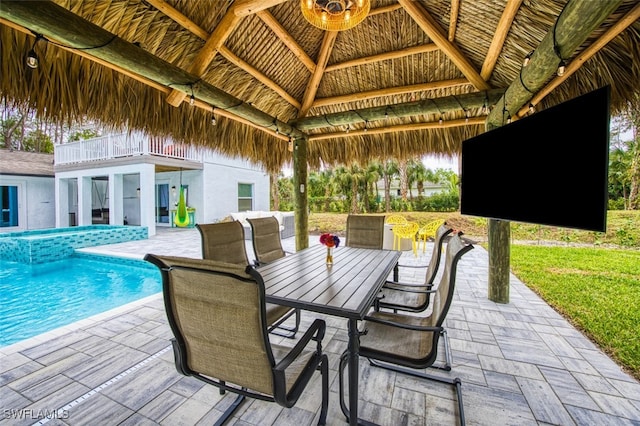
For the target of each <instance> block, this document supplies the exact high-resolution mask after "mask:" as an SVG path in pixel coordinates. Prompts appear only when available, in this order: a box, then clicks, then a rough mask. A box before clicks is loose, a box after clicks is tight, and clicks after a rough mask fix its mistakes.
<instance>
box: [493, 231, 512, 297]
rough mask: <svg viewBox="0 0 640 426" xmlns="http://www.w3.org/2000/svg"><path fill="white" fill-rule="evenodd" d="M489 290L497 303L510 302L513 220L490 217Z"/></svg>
mask: <svg viewBox="0 0 640 426" xmlns="http://www.w3.org/2000/svg"><path fill="white" fill-rule="evenodd" d="M488 226H489V229H488V234H489V290H488V297H489V300H492V301H494V302H496V303H509V278H510V272H511V270H510V264H511V252H510V249H511V247H510V243H511V222H509V221H507V220H498V219H489V225H488Z"/></svg>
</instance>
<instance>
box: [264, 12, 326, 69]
mask: <svg viewBox="0 0 640 426" xmlns="http://www.w3.org/2000/svg"><path fill="white" fill-rule="evenodd" d="M256 15H257V16H258V17H259V18H260V19H262V22H264V23H265V24H266V25H267V26H268V27H269V28H271V31H273V32H274V33H275V35H276V36H277V37H278V38H279V39H280V40H281V41H282V42H283V43H284V44H285V46H287V47H288V48H289V50H291V52H293V54H294V55H295V56H296V57H297V58H298V60H299V61H300V62H302V64H303V65H304V66H305V67H307V69H308V70H309V71H311V72H313V71H315V69H316V63H315V62H313V59H311V58H310V57H309V55H307V52H305V51H304V49H303V48H302V47H300V45H299V44H298V42H296V41H295V39H294V38H293V37H291V34H289V33H288V32H287V30H286V29H285V28H284V27H283V26H282V24H280V22H278V20H277V19H276V18H274V16H273V15H272V14H271V13H269V11H267V10H263V11H260V12H258V13H256Z"/></svg>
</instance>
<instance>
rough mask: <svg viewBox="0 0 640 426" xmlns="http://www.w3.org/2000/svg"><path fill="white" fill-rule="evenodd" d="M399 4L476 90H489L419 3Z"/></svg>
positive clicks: (403, 0)
mask: <svg viewBox="0 0 640 426" xmlns="http://www.w3.org/2000/svg"><path fill="white" fill-rule="evenodd" d="M398 3H400V5H401V6H402V7H403V8H404V10H405V11H406V12H407V13H408V14H409V15H410V16H411V17H412V18H413V20H414V21H415V22H416V23H417V24H418V26H420V28H421V29H422V31H424V32H425V33H426V34H427V35H428V36H429V38H431V40H433V42H434V43H435V44H436V45H437V46H438V47H439V48H440V49H442V51H443V52H444V53H445V54H446V55H447V56H448V57H449V59H451V62H453V63H454V64H455V65H456V66H457V67H458V68H459V69H460V71H461V72H462V74H464V75H465V77H467V79H469V82H471V84H473V85H474V86H475V88H476V90H488V89H489V88H490V87H489V84H488V83H487V82H486V81H485V80H484V79H483V78H482V77H481V76H480V74H479V73H478V72H477V71H476V70H475V68H474V67H473V64H471V62H470V61H469V60H468V59H467V58H466V57H465V56H464V54H463V53H462V52H461V51H460V49H458V47H456V46H455V45H454V44H453V43H451V42H450V41H449V40H447V37H446V36H445V35H444V33H443V31H442V29H441V28H440V26H439V25H438V23H437V22H436V20H435V19H433V17H432V16H431V15H429V13H428V12H427V11H426V10H425V9H424V8H423V7H422V6H421V5H420V4H419V3H418V2H415V1H413V0H398Z"/></svg>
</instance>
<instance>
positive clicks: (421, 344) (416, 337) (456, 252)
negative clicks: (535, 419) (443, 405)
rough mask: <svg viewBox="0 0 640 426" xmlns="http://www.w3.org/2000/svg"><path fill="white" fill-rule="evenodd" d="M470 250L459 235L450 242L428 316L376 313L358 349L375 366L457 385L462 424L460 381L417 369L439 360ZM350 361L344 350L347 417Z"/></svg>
mask: <svg viewBox="0 0 640 426" xmlns="http://www.w3.org/2000/svg"><path fill="white" fill-rule="evenodd" d="M471 249H473V245H472V244H470V243H468V242H465V241H463V240H462V238H461V236H460V234H455V235H453V236H452V237H451V238H450V239H449V242H448V243H447V249H446V258H445V269H444V274H443V275H442V278H441V279H440V282H439V284H438V286H437V287H436V289H435V290H432V293H433V301H432V309H431V310H430V311H429V314H428V315H423V316H416V315H405V314H398V313H391V312H375V311H374V312H372V313H370V314H369V315H368V316H366V317H365V318H364V321H363V322H362V323H361V329H362V330H363V331H362V333H361V334H360V348H359V353H360V356H361V357H365V358H367V359H369V362H370V363H371V365H372V366H377V367H382V368H386V369H389V370H392V371H396V372H400V373H404V374H409V375H412V376H416V377H420V378H424V379H428V380H435V381H437V382H441V383H447V384H450V385H453V386H455V389H456V393H457V399H458V409H459V416H460V423H461V424H463V425H464V423H465V420H464V408H463V404H462V381H461V380H460V378H458V377H456V378H450V377H440V376H435V375H431V374H427V373H424V372H421V371H417V370H421V369H424V368H429V367H432V366H433V365H434V362H435V361H436V358H437V356H438V342H439V339H440V337H441V336H442V335H443V334H442V332H443V330H444V328H443V326H442V324H443V323H444V320H445V318H446V316H447V313H448V312H449V307H450V306H451V301H452V300H453V295H454V290H455V280H456V269H457V265H458V261H459V260H460V258H461V257H462V256H463V255H464V254H465V253H467V252H468V251H469V250H471ZM425 312H426V311H425ZM347 359H348V352H347V351H345V352H344V353H343V354H342V356H341V357H340V364H339V370H338V373H339V376H338V377H339V391H340V408H341V409H342V412H343V414H344V415H345V416H347V417H348V413H349V411H348V408H347V407H346V405H345V403H344V383H343V380H344V379H343V375H344V374H343V373H344V369H345V367H346V364H347Z"/></svg>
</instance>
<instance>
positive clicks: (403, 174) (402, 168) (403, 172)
mask: <svg viewBox="0 0 640 426" xmlns="http://www.w3.org/2000/svg"><path fill="white" fill-rule="evenodd" d="M398 177H399V178H400V197H401V198H402V201H407V192H408V189H407V188H408V186H409V185H408V183H409V182H408V179H407V160H405V159H402V160H400V161H398Z"/></svg>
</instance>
